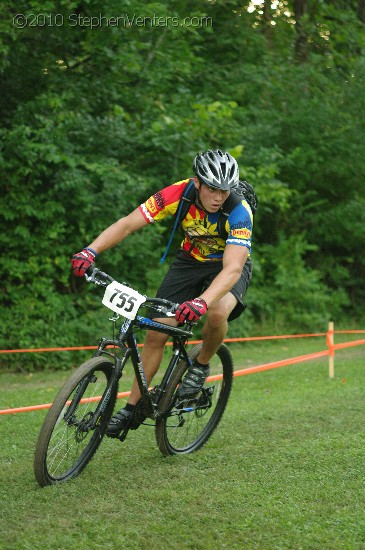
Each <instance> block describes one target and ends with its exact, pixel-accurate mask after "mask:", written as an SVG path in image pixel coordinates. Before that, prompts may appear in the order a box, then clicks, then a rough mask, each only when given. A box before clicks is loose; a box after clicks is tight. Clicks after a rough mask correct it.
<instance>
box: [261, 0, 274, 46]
mask: <svg viewBox="0 0 365 550" xmlns="http://www.w3.org/2000/svg"><path fill="white" fill-rule="evenodd" d="M271 3H272V0H265V2H264V15H263V20H262V32H263V35H264V36H265V38H266V44H267V47H268V49H269V50H271V49H272V25H271V20H272V19H271Z"/></svg>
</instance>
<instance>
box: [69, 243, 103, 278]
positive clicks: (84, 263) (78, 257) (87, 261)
mask: <svg viewBox="0 0 365 550" xmlns="http://www.w3.org/2000/svg"><path fill="white" fill-rule="evenodd" d="M96 256H97V253H96V252H95V250H93V249H92V248H84V249H83V250H81V252H78V253H77V254H74V255H73V256H72V260H71V267H72V269H73V270H74V274H75V275H76V277H83V276H84V275H85V271H86V270H87V268H88V267H90V266H91V264H93V263H94V261H95V258H96Z"/></svg>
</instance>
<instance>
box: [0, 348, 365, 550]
mask: <svg viewBox="0 0 365 550" xmlns="http://www.w3.org/2000/svg"><path fill="white" fill-rule="evenodd" d="M230 349H231V351H232V352H233V354H234V358H235V365H236V369H239V368H245V367H248V366H252V365H255V364H260V363H264V362H267V361H275V360H278V359H281V358H287V357H292V356H296V355H302V354H304V353H310V352H311V351H317V350H321V349H325V345H324V344H323V340H321V342H320V341H319V340H318V339H317V340H316V339H307V340H290V341H289V340H285V341H279V342H264V343H256V344H244V345H230ZM53 360H55V359H54V358H53ZM327 363H328V362H327V359H321V360H315V361H311V362H308V363H301V364H298V365H293V366H289V367H284V368H280V369H276V370H273V371H267V372H263V373H258V374H253V375H249V376H244V377H237V378H235V381H234V386H233V392H232V396H231V398H230V401H229V404H228V408H227V410H226V413H225V415H224V417H223V420H222V422H221V424H220V425H219V428H218V429H217V431H216V433H215V434H214V435H213V436H212V438H211V439H210V441H209V442H208V443H207V445H206V446H205V447H204V448H203V449H202V450H200V451H198V452H197V453H195V454H191V455H188V456H185V457H171V458H163V457H162V456H161V455H160V453H159V451H158V449H157V447H156V444H155V440H154V430H153V428H151V427H147V426H146V427H141V428H140V429H139V430H137V431H134V432H131V433H130V434H129V435H128V438H127V440H126V441H125V442H124V443H123V444H121V443H119V442H115V441H112V440H105V441H103V443H102V445H101V447H100V449H99V451H98V452H97V454H96V456H95V458H94V459H93V460H92V462H91V463H90V465H89V466H88V467H87V468H86V470H85V471H84V472H83V474H82V475H81V476H80V477H78V478H77V479H75V480H73V481H71V482H68V483H66V484H63V485H60V486H53V487H47V488H44V489H41V488H39V487H38V486H37V484H36V482H35V479H34V476H33V465H32V462H33V453H34V447H35V443H36V439H37V436H38V432H39V429H40V427H41V424H42V422H43V419H44V417H45V415H46V411H39V412H31V413H29V412H28V413H20V414H13V415H4V416H0V436H1V447H0V480H1V484H0V498H1V509H0V548H1V550H2V549H6V550H8V549H9V550H11V549H14V550H15V549H16V550H17V549H19V550H23V549H29V550H30V549H32V550H34V549H43V548H44V549H64V548H65V549H66V548H67V549H73V548H77V549H78V550H84V549H85V550H86V549H94V548H95V549H97V548H103V549H104V548H105V549H108V548H110V549H114V548H116V549H126V550H129V549H149V550H151V549H152V550H154V549H156V550H157V549H162V550H164V549H166V550H167V549H175V548H176V549H178V548H179V549H180V548H182V549H192V550H193V549H194V550H195V549H197V550H200V549H201V550H203V549H204V550H205V549H211V548H212V549H213V548H214V549H220V548H229V549H232V548H234V549H236V548H237V549H268V550H271V549H318V550H322V549H331V550H337V549H339V550H342V549H362V548H364V549H365V513H364V507H365V471H364V470H365V468H364V447H365V438H364V410H365V391H364V390H365V381H364V380H365V377H364V368H365V349H364V346H361V347H358V348H352V349H351V350H348V351H346V350H344V351H341V352H339V353H338V354H336V361H335V366H336V370H335V373H336V376H335V379H334V380H329V379H328V366H327ZM67 374H68V373H65V372H58V373H34V374H28V375H27V374H17V375H12V374H2V375H0V387H1V398H0V408H5V407H16V406H26V405H34V404H40V403H48V402H51V401H52V399H53V397H54V395H55V393H56V391H57V390H58V388H59V387H60V384H62V380H64V379H65V378H66V377H67Z"/></svg>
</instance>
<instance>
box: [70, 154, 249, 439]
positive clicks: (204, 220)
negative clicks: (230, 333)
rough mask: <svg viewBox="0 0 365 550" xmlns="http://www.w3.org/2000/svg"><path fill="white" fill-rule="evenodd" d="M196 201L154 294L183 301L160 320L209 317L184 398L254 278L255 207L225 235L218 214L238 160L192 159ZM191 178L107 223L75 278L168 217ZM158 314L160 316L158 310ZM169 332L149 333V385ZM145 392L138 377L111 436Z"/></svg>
mask: <svg viewBox="0 0 365 550" xmlns="http://www.w3.org/2000/svg"><path fill="white" fill-rule="evenodd" d="M193 171H194V174H195V177H194V184H193V185H194V188H195V200H194V201H193V202H192V204H191V205H190V207H189V210H188V212H187V214H186V216H185V218H184V220H183V221H182V223H181V226H182V229H183V231H184V239H183V241H182V244H181V248H180V249H179V250H178V251H177V252H176V257H175V260H174V261H173V262H172V263H171V265H170V268H169V270H168V272H167V274H166V276H165V277H164V279H163V281H162V283H161V285H160V288H159V289H158V292H157V297H159V298H166V299H168V300H171V301H172V302H175V303H178V304H180V305H179V307H178V310H177V312H176V316H175V318H164V319H161V315H160V320H161V321H162V322H165V323H168V324H171V325H174V326H177V324H180V323H183V322H185V321H187V320H188V321H194V322H196V321H198V319H199V318H200V317H202V316H203V315H206V321H205V324H204V327H203V331H202V339H203V344H202V349H201V352H200V353H199V355H198V357H197V359H196V360H195V361H194V363H193V365H192V366H191V367H190V368H189V369H188V371H187V374H186V375H185V377H184V380H183V382H182V384H181V385H180V387H179V390H178V391H179V395H180V397H190V396H192V395H196V394H197V393H198V392H199V391H200V389H201V388H202V386H203V385H204V382H205V379H206V377H207V376H208V375H209V361H210V359H211V357H212V356H213V355H214V353H215V352H216V351H217V349H218V348H219V346H220V344H221V343H222V341H223V339H224V337H225V335H226V333H227V330H228V322H229V321H231V320H233V319H236V318H237V317H238V316H239V315H241V313H242V312H243V310H244V308H245V306H244V305H243V302H242V300H243V297H244V295H245V293H246V291H247V288H248V286H249V283H250V280H251V276H252V264H251V260H250V251H251V234H252V222H253V218H252V212H251V209H250V206H249V205H248V203H247V202H246V200H244V199H243V200H242V201H239V203H238V205H237V206H236V207H235V208H234V209H233V210H232V212H230V214H229V216H228V218H227V221H226V233H225V235H224V236H223V235H222V234H220V233H219V231H218V223H217V222H218V218H219V217H220V215H221V212H222V207H223V205H224V203H225V201H226V200H227V198H228V197H229V195H230V193H231V191H232V190H233V188H234V187H235V186H237V184H238V182H239V170H238V164H237V161H236V160H235V159H234V158H233V157H232V156H231V155H230V154H229V153H227V152H225V151H220V150H214V151H213V150H207V151H204V152H201V153H198V154H197V155H196V157H195V158H194V162H193ZM189 181H190V180H189V179H185V180H182V181H179V182H177V183H174V184H173V185H170V186H168V187H165V188H164V189H162V190H160V191H158V192H157V193H155V194H154V195H152V196H151V197H150V198H149V199H148V200H147V201H146V202H144V203H143V204H141V205H140V206H139V207H138V208H136V210H134V211H133V212H131V213H130V214H129V215H128V216H125V217H123V218H121V219H119V220H118V221H117V222H116V223H114V224H113V225H111V226H110V227H108V228H107V229H105V230H104V231H103V232H102V233H101V234H100V235H99V236H98V237H97V238H96V239H95V240H94V241H93V242H92V243H90V245H89V246H87V247H86V248H84V249H83V250H82V251H81V252H78V253H77V254H75V255H74V256H73V257H72V260H71V265H72V268H73V270H74V274H75V275H76V276H80V277H82V276H84V274H85V271H86V270H87V268H88V267H89V266H90V265H91V264H93V263H94V261H95V258H96V257H97V255H98V254H100V253H101V252H104V251H105V250H107V249H109V248H111V247H113V246H115V245H116V244H118V243H119V242H121V241H123V240H124V239H125V238H126V237H128V235H130V234H131V233H133V232H134V231H137V230H139V229H141V228H142V227H144V226H146V225H147V224H150V223H152V222H155V221H159V220H161V219H163V218H165V217H166V216H168V215H174V214H175V213H176V211H177V208H178V206H179V201H180V199H181V197H182V195H183V192H184V190H185V188H186V186H187V185H188V183H189ZM154 318H156V319H157V320H158V315H157V314H156V316H154ZM167 339H168V336H167V335H166V334H162V333H160V332H156V331H149V332H147V335H146V340H145V344H144V347H143V351H142V363H143V365H144V368H145V372H146V378H147V382H148V383H150V381H151V380H152V378H153V376H154V375H155V373H156V372H157V370H158V368H159V366H160V362H161V360H162V355H163V350H164V346H165V344H166V341H167ZM139 398H140V392H139V388H138V384H137V382H136V380H135V381H134V383H133V386H132V389H131V394H130V397H129V401H128V403H127V404H126V406H125V407H124V408H122V409H120V410H119V411H118V412H117V413H116V414H115V415H114V416H113V418H112V419H111V420H110V422H109V426H108V429H107V434H108V435H112V436H113V435H118V434H119V433H120V432H121V430H122V429H123V428H125V427H127V426H128V425H129V427H134V428H136V427H138V426H137V425H135V426H131V418H132V415H133V409H134V406H135V404H136V403H137V401H138V399H139Z"/></svg>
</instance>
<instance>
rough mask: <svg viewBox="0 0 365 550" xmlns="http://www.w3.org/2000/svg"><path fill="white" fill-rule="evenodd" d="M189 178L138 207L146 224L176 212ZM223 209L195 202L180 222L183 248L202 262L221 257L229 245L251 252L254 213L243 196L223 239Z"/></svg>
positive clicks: (167, 188)
mask: <svg viewBox="0 0 365 550" xmlns="http://www.w3.org/2000/svg"><path fill="white" fill-rule="evenodd" d="M188 183H189V179H186V180H182V181H179V182H177V183H174V184H173V185H169V186H168V187H165V188H164V189H162V190H161V191H158V192H157V193H155V194H154V195H152V196H151V197H150V198H149V199H147V201H146V202H144V203H142V204H141V205H140V206H139V210H140V212H141V213H142V215H143V217H144V219H145V220H146V222H147V223H152V222H155V221H159V220H162V219H163V218H165V217H166V216H168V215H169V214H170V215H174V214H175V213H176V211H177V208H178V206H179V201H180V199H181V196H182V194H183V192H184V189H185V187H186V186H187V184H188ZM219 216H220V212H219V211H218V212H214V213H209V212H205V211H204V210H203V209H202V208H199V206H198V205H197V204H192V205H191V206H190V208H189V211H188V213H187V214H186V216H185V218H184V220H183V221H182V223H181V226H182V229H183V231H184V240H183V241H182V243H181V248H182V250H183V251H184V252H185V253H187V254H188V255H189V256H191V257H192V258H195V259H196V260H198V261H200V262H205V261H219V260H222V257H223V252H224V248H225V246H226V244H233V245H236V246H245V247H246V248H248V250H249V252H251V235H252V222H253V218H252V212H251V208H250V206H249V205H248V203H247V202H246V200H245V199H243V200H242V201H241V202H240V203H239V204H238V205H237V206H236V207H235V208H234V209H233V210H232V212H231V213H230V214H229V216H228V218H227V221H226V224H225V229H226V232H227V235H228V237H227V238H226V239H225V238H222V236H220V235H219V232H218V229H217V222H218V218H219Z"/></svg>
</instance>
